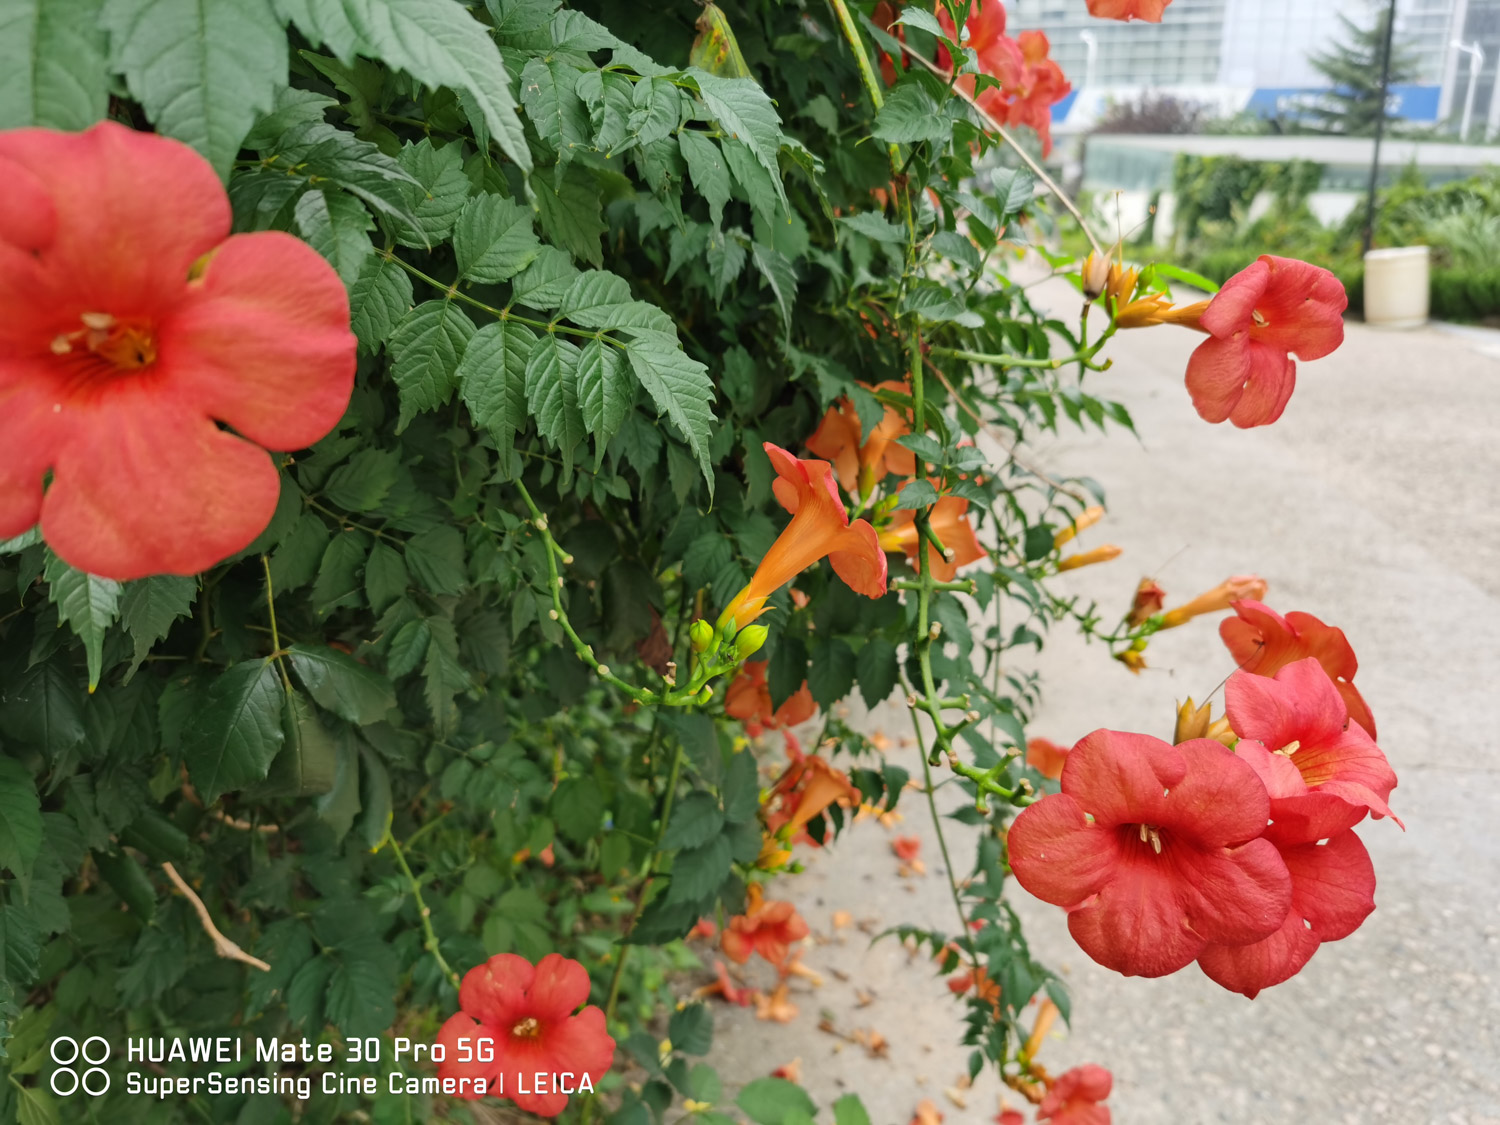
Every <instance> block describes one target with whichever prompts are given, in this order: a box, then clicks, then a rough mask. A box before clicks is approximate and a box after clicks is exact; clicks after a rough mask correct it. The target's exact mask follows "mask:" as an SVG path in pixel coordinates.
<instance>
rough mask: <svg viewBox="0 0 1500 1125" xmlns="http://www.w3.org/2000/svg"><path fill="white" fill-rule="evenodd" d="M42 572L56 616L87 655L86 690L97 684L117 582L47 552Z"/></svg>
mask: <svg viewBox="0 0 1500 1125" xmlns="http://www.w3.org/2000/svg"><path fill="white" fill-rule="evenodd" d="M44 573H45V576H46V579H47V584H48V596H49V597H51V599H52V604H53V605H55V606H57V616H58V619H59V620H61V621H64V622H66V623H67V625H68V627H69V628H71V629H72V630H73V632H74V634H75V635H76V636H77V637H78V639H79V640H81V641H82V642H83V650H84V653H85V655H86V656H87V658H88V665H89V691H90V692H92V691H93V690H94V689H95V688H96V687H98V686H99V675H100V672H101V671H102V668H103V663H104V634H105V633H106V632H108V631H109V627H110V626H111V625H113V624H114V622H115V618H116V617H118V616H119V613H120V584H119V583H118V582H116V581H114V579H112V578H100V577H98V576H97V575H93V574H85V573H84V572H83V571H81V570H75V569H74V568H73V567H71V566H69V565H68V564H67V563H65V562H63V561H62V559H60V558H58V557H57V556H56V555H54V554H51V553H50V552H49V553H48V555H47V566H46V570H45V572H44Z"/></svg>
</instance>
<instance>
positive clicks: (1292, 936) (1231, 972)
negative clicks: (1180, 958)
mask: <svg viewBox="0 0 1500 1125" xmlns="http://www.w3.org/2000/svg"><path fill="white" fill-rule="evenodd" d="M1317 951H1318V938H1317V935H1316V934H1314V933H1313V932H1312V930H1311V929H1309V928H1308V926H1307V924H1306V923H1305V922H1304V921H1303V920H1302V918H1301V916H1300V915H1298V914H1297V913H1296V912H1295V911H1293V912H1291V913H1288V914H1287V916H1286V920H1285V921H1284V922H1282V924H1281V927H1280V928H1279V929H1278V930H1277V931H1276V932H1275V933H1274V934H1271V935H1270V936H1269V937H1264V938H1262V939H1261V940H1260V941H1256V942H1251V943H1250V944H1248V945H1208V946H1205V947H1204V950H1203V952H1202V953H1200V954H1199V955H1198V967H1199V968H1200V969H1202V970H1203V972H1204V975H1206V976H1207V977H1208V979H1209V980H1211V981H1213V982H1214V983H1215V984H1217V985H1219V986H1220V987H1222V988H1227V989H1228V990H1229V991H1230V992H1238V993H1239V994H1240V995H1242V996H1245V997H1248V998H1249V999H1251V1000H1254V999H1255V997H1256V996H1257V995H1259V993H1260V990H1261V989H1263V988H1270V987H1271V986H1272V985H1273V984H1280V983H1281V982H1282V981H1284V980H1289V979H1290V978H1291V977H1294V976H1296V975H1297V973H1299V972H1300V971H1301V970H1302V966H1304V965H1306V964H1307V962H1308V961H1309V960H1311V959H1312V955H1313V954H1314V953H1316V952H1317Z"/></svg>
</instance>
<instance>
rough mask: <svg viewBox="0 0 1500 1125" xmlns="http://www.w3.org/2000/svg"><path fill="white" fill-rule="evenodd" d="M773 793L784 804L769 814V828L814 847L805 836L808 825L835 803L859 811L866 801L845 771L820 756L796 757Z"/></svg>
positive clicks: (774, 787)
mask: <svg viewBox="0 0 1500 1125" xmlns="http://www.w3.org/2000/svg"><path fill="white" fill-rule="evenodd" d="M772 792H773V793H774V794H776V795H778V796H779V797H780V804H779V806H778V807H777V808H776V810H775V811H774V812H771V813H768V814H767V816H766V827H768V828H769V829H770V830H771V831H772V832H774V833H777V834H780V832H781V829H783V828H786V829H787V830H788V834H787V838H788V839H791V840H797V839H798V837H801V838H802V840H801V842H803V843H810V844H816V843H817V841H816V840H814V839H813V838H812V837H811V836H808V835H807V834H806V833H805V832H803V829H804V828H805V827H806V826H807V822H808V821H810V820H812V818H813V817H815V816H817V815H818V814H819V813H821V812H822V811H823V810H824V809H826V808H827V807H828V806H829V805H832V804H834V803H838V804H840V805H843V806H844V807H845V808H852V809H857V808H859V805H860V802H861V801H862V800H864V797H863V796H862V795H861V794H860V791H859V790H858V789H857V788H855V786H854V784H853V783H852V782H850V780H849V777H848V775H847V774H845V773H844V771H843V770H839V769H835V768H834V767H833V766H831V765H829V764H828V763H827V761H825V760H824V759H822V758H820V757H819V756H818V755H816V754H807V755H799V756H797V757H795V758H794V759H793V761H792V764H791V765H790V766H788V767H787V770H786V772H785V773H784V774H782V775H781V777H780V779H779V780H778V781H777V782H776V784H775V785H774V786H773V787H772Z"/></svg>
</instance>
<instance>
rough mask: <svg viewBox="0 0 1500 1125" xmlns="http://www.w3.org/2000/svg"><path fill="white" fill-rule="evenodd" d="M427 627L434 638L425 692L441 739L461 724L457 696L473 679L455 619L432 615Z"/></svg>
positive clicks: (424, 672)
mask: <svg viewBox="0 0 1500 1125" xmlns="http://www.w3.org/2000/svg"><path fill="white" fill-rule="evenodd" d="M427 628H428V631H429V632H430V633H431V635H432V639H431V641H429V643H428V645H427V658H426V659H425V660H424V661H423V664H422V678H423V681H424V688H425V691H424V695H425V698H426V700H427V707H428V710H430V711H431V712H432V724H433V729H434V730H435V731H436V732H437V735H438V737H439V738H445V737H447V735H449V734H450V733H452V731H453V730H455V729H456V728H457V726H458V706H457V704H456V703H455V702H454V696H456V695H457V694H458V693H459V692H461V691H467V690H468V689H469V688H470V686H471V682H470V680H469V674H468V672H466V671H464V667H463V664H462V663H461V662H460V661H459V657H458V635H457V633H456V632H455V631H454V628H453V622H451V621H449V620H448V619H447V618H446V617H429V618H427Z"/></svg>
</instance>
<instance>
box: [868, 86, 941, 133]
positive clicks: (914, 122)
mask: <svg viewBox="0 0 1500 1125" xmlns="http://www.w3.org/2000/svg"><path fill="white" fill-rule="evenodd" d="M870 132H871V134H872V135H873V136H874V137H875V138H876V139H877V140H882V141H886V142H889V143H891V144H900V145H904V144H916V143H917V142H919V141H932V142H934V143H937V144H946V143H947V141H948V138H949V137H951V136H952V135H953V122H952V120H951V119H950V118H948V117H946V116H945V115H944V114H943V112H942V109H941V108H940V107H939V106H938V104H937V102H936V101H934V100H933V97H932V95H931V94H929V93H928V92H927V91H926V89H924V88H923V87H922V86H920V85H918V84H917V83H915V82H905V83H902V84H901V85H899V86H897V87H896V88H895V89H894V90H892V91H891V92H890V93H889V94H887V95H886V99H885V104H884V105H883V106H881V107H880V112H879V113H877V114H876V115H875V124H874V126H873V128H872V129H871V130H870Z"/></svg>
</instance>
